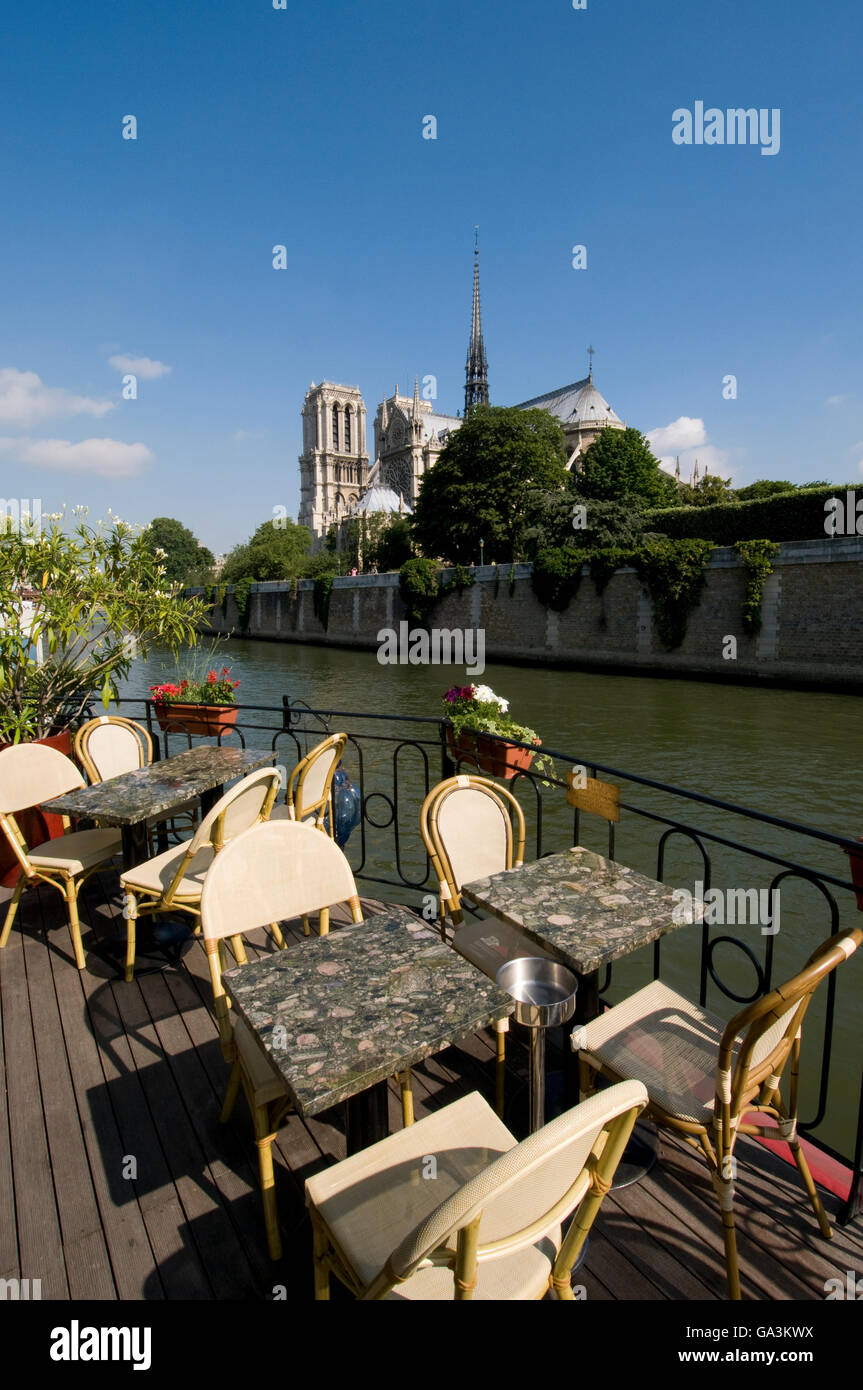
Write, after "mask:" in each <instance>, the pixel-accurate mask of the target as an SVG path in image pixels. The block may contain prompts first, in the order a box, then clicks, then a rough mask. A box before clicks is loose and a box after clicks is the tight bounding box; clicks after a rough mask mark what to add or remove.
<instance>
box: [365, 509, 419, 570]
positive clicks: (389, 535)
mask: <svg viewBox="0 0 863 1390" xmlns="http://www.w3.org/2000/svg"><path fill="white" fill-rule="evenodd" d="M413 553H414V550H413V541H412V538H411V524H410V518H409V517H406V516H397V517H396V518H395V520H394V521H391V522H390V524H389V525H388V526H387V527H386V528H385V530H384V531H383V532H382V533H381V535H380V537H379V538H378V543H377V546H376V547H375V552H374V555H373V558H372V564H373V565H375V566H376V568H377V569H379V570H380V572H381V574H386V573H388V572H390V571H392V570H400V569H401V567H402V565H403V564H404V563H405V561H406V560H409V559H410V558H411V556H412V555H413Z"/></svg>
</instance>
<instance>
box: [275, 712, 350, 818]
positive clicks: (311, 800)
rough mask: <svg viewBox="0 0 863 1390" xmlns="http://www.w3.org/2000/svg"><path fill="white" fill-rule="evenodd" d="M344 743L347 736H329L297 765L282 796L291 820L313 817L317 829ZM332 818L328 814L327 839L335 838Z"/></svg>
mask: <svg viewBox="0 0 863 1390" xmlns="http://www.w3.org/2000/svg"><path fill="white" fill-rule="evenodd" d="M347 741H348V736H347V734H331V735H330V737H329V738H325V739H324V740H323V741H322V742H321V743H319V744H317V745H316V747H314V748H313V749H312V750H311V752H310V753H308V754H307V755H306V757H305V758H303V759H301V761H300V762H298V763H297V766H296V767H295V768H294V770H293V772H292V773H291V775H290V778H289V779H288V786H287V789H286V794H285V800H286V802H287V804H288V806H290V807H292V808H293V819H295V820H299V821H303V820H306V819H307V818H308V817H309V816H312V815H314V817H315V825H316V826H317V827H318V829H320V828H321V827H322V826H323V824H324V813H325V811H326V809H327V806H328V804H329V800H330V789H331V787H332V785H333V777H334V776H335V771H336V768H337V767H338V763H339V759H340V758H341V756H342V754H343V753H344V750H345V744H346V743H347ZM333 819H334V818H333V816H332V815H330V827H329V833H330V837H331V838H332V837H333V836H334V835H335V827H334V825H333Z"/></svg>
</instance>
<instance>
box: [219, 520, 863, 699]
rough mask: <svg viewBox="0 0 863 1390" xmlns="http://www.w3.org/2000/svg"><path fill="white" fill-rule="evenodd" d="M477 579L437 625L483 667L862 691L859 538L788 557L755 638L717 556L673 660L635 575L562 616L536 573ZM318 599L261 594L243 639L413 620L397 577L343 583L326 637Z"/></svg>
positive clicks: (370, 640)
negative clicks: (464, 633)
mask: <svg viewBox="0 0 863 1390" xmlns="http://www.w3.org/2000/svg"><path fill="white" fill-rule="evenodd" d="M476 575H477V582H476V584H475V585H474V586H473V587H471V588H468V589H465V590H464V591H463V592H462V593H461V594H458V593H456V592H453V593H451V594H448V595H447V597H446V598H445V599H444V600H443V601H442V602H441V603H440V605H439V606H438V607H437V608H436V609H435V612H434V616H433V618H432V622H433V623H434V625H435V626H437V627H439V628H450V629H452V628H476V627H481V628H483V629H484V630H485V656H486V660H487V661H494V660H497V661H530V662H531V663H533V664H536V665H539V666H543V665H548V666H571V667H575V668H584V669H589V668H595V669H605V670H625V671H641V672H644V673H645V674H647V673H650V672H656V673H663V674H676V675H689V676H693V677H699V678H705V677H707V678H711V677H712V678H716V679H722V680H741V679H742V680H763V681H767V682H769V681H780V682H785V683H787V684H792V685H794V684H806V685H813V686H819V685H820V686H825V687H830V688H834V687H856V688H860V689H863V616H861V615H863V537H853V536H848V537H841V538H840V537H837V538H834V539H833V540H828V539H826V538H825V539H824V540H813V541H795V542H792V543H788V544H785V545H783V546H782V547H781V549H780V554H779V556H778V557H777V560H776V565H775V570H774V573H773V574H772V575H771V577H770V579H769V580H768V582H767V585H766V588H765V593H764V599H763V602H762V627H761V631H760V632H759V633H758V634H757V635H756V636H751V637H750V636H746V634H745V633H744V632H743V626H742V622H741V609H742V604H743V597H744V592H745V588H746V576H745V572H744V569H743V566H742V565H741V564H740V561H739V558H738V556H737V555H736V553H735V552H734V551H733V550H725V549H720V550H716V551H714V553H713V555H712V556H711V559H710V562H709V564H708V569H707V582H706V584H705V587H704V590H703V592H702V597H701V602H700V604H699V606H698V607H697V608H696V609H695V610H694V611H693V612H692V613H691V614H690V617H689V624H688V628H687V632H686V637H685V639H684V641H683V644H682V645H681V646H680V647H679V648H678V649H677V650H675V651H672V652H668V651H666V650H665V648H664V647H663V646H662V644H661V642H660V641H659V639H658V637H657V635H656V632H655V630H654V625H653V621H652V609H651V603H650V599H649V598H648V597H647V595H646V594H645V592H644V590H643V588H642V586H641V583H640V582H639V579H638V576H637V575H636V574H635V572H634V571H633V570H620V571H619V572H618V573H617V574H616V575H614V577H613V578H612V579H611V581H610V582H609V584H608V587H607V588H606V590H605V592H604V594H603V595H602V597H600V596H599V595H597V592H596V589H595V587H594V585H593V583H592V581H591V580H590V579H589V577H588V576H587V575H586V574H585V577H584V578H583V580H582V582H581V585H580V587H579V589H578V592H577V594H576V597H575V598H574V600H573V601H572V603H571V604H570V606H569V608H567V609H566V611H565V612H563V613H555V612H553V611H552V610H551V609H546V608H543V607H542V605H541V604H540V603H539V602H538V601H537V599H536V596H535V595H534V593H533V590H532V588H531V583H530V566H529V565H516V566H515V569H514V573H513V578H512V581H511V582H510V572H509V570H508V569H507V568H506V567H504V566H500V567H499V568H495V567H494V566H491V565H486V566H484V567H483V568H482V569H478V570H477V571H476ZM313 587H314V586H313V584H312V582H311V581H310V580H301V581H300V583H299V585H298V586H297V588H296V590H295V591H294V592H293V593H292V591H291V588H290V586H289V585H287V584H257V585H255V586H254V587H253V590H252V598H251V607H250V624H249V629H248V632H247V634H245V635H247V636H250V637H262V638H270V639H274V640H277V641H286V642H312V643H328V644H330V645H332V646H348V647H360V648H363V647H364V648H369V649H371V648H374V649H376V648H377V633H378V631H379V630H380V629H381V628H384V627H389V628H393V627H396V626H397V624H398V623H399V622H400V621H401V620H402V619H403V618H404V617H405V610H404V605H403V603H402V601H401V598H400V596H399V587H398V575H397V574H381V575H361V576H359V577H357V578H355V579H347V578H345V579H336V581H335V584H334V587H333V591H332V594H331V597H330V607H329V626H328V629H327V631H326V632H324V630H323V628H322V627H321V624H320V622H319V621H318V619H317V618H316V617H315V615H314V610H313ZM510 590H511V591H512V592H510ZM236 623H237V613H236V608H235V607H234V604H233V601H232V600H230V599H229V602H228V612H227V617H226V618H223V617H222V612H221V608H220V607H217V608H216V610H215V613H214V627H213V629H212V630H213V631H218V632H229V631H230V630H231V629H232V628H233V627H234V626H235V625H236ZM729 637H734V638H735V639H736V656H735V657H733V658H731V657H729V656H726V655H723V653H724V652H727V651H728V650H729V644H728V641H727V639H728V638H729ZM454 674H455V673H454Z"/></svg>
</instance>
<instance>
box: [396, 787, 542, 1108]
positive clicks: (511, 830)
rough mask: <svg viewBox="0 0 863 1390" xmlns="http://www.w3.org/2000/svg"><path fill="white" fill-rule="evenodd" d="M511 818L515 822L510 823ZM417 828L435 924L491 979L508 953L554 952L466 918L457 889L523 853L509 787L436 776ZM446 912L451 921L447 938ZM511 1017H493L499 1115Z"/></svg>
mask: <svg viewBox="0 0 863 1390" xmlns="http://www.w3.org/2000/svg"><path fill="white" fill-rule="evenodd" d="M513 821H514V822H515V826H513ZM420 831H421V834H422V837H423V843H424V845H425V847H426V851H427V853H428V856H429V858H430V859H431V862H432V867H433V869H434V872H435V874H436V875H437V880H438V891H439V894H440V919H439V920H440V930H441V935H442V936H443V938H444V940H445V941H449V943H450V945H451V946H453V947H454V948H455V949H456V950H457V951H458V953H459V955H462V956H464V957H465V959H466V960H469V961H470V962H471V964H472V965H475V966H476V967H477V969H478V970H481V971H482V973H483V974H484V975H487V976H488V977H489V979H492V980H494V979H495V978H496V977H497V972H498V971H499V970H500V968H501V966H502V965H505V964H506V962H507V961H508V960H519V959H520V958H521V957H522V956H543V957H548V958H549V959H556V957H552V956H551V955H550V953H549V952H548V951H544V950H543V949H542V947H541V946H537V945H536V944H535V943H534V942H532V941H529V940H528V939H527V937H525V936H524V934H523V933H522V932H520V931H517V930H516V928H515V927H511V926H510V925H509V924H508V923H507V922H503V921H500V920H499V919H498V918H494V919H491V920H489V919H488V918H486V919H483V920H481V921H478V922H470V923H469V924H467V925H465V923H464V916H463V914H462V907H461V890H462V887H463V886H464V884H465V883H471V882H474V881H475V880H476V879H480V878H486V877H487V876H488V875H489V874H496V873H500V872H501V871H502V870H503V869H512V868H518V867H519V866H520V865H521V863H522V859H523V857H524V843H525V822H524V813H523V812H522V809H521V807H520V805H519V804H518V802H517V801H516V799H515V797H514V796H513V794H512V792H510V791H507V789H506V788H505V787H501V786H499V785H498V783H497V782H492V781H490V780H489V779H488V778H486V777H474V776H469V775H468V774H466V773H460V774H459V775H458V776H456V777H449V778H447V780H446V781H445V782H439V783H438V785H437V786H436V787H433V788H432V790H431V791H430V792H429V794H428V796H427V797H426V799H425V801H424V802H423V805H422V809H421V811H420ZM447 918H449V920H450V921H451V923H452V925H453V927H454V928H455V931H454V934H453V935H452V936H451V937H449V936H447V931H446V921H447ZM508 1027H509V1020H508V1019H506V1018H504V1019H501V1020H500V1022H499V1023H496V1024H495V1033H496V1041H497V1107H498V1113H499V1114H501V1115H502V1114H503V1102H504V1094H503V1088H504V1076H505V1062H506V1051H505V1049H506V1031H507V1029H508Z"/></svg>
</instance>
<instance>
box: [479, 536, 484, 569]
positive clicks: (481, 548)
mask: <svg viewBox="0 0 863 1390" xmlns="http://www.w3.org/2000/svg"><path fill="white" fill-rule="evenodd" d="M484 546H485V541H480V543H479V562H480V565H482V562H483V561H482V555H483V547H484Z"/></svg>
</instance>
